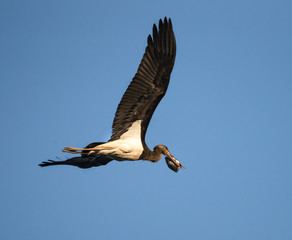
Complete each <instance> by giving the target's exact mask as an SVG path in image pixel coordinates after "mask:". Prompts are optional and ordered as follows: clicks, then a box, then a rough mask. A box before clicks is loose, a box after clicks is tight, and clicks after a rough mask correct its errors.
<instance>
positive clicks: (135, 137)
mask: <svg viewBox="0 0 292 240" xmlns="http://www.w3.org/2000/svg"><path fill="white" fill-rule="evenodd" d="M141 121H142V120H138V121H136V122H134V123H133V124H132V125H131V127H130V128H129V129H128V131H127V132H125V133H124V134H123V135H121V137H120V139H118V140H115V141H112V142H107V143H105V144H102V145H100V146H104V147H111V148H112V149H110V150H100V151H99V152H98V154H104V155H108V156H111V157H112V158H113V159H116V160H138V159H139V157H140V156H141V154H142V152H143V144H142V142H141Z"/></svg>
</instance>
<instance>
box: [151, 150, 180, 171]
mask: <svg viewBox="0 0 292 240" xmlns="http://www.w3.org/2000/svg"><path fill="white" fill-rule="evenodd" d="M154 151H156V152H161V153H162V154H164V155H165V161H166V164H167V166H168V167H169V168H170V169H171V170H173V171H175V172H178V170H179V169H180V168H182V169H184V168H185V167H184V166H183V165H182V164H181V163H180V162H179V161H178V160H177V159H176V158H175V157H174V156H172V155H171V153H170V152H169V150H168V148H167V147H166V146H164V145H157V146H155V148H154Z"/></svg>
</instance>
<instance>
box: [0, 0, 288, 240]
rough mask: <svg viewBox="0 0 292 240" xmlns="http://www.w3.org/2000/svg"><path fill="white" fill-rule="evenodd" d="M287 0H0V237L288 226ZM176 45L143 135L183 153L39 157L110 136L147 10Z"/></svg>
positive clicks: (274, 235)
mask: <svg viewBox="0 0 292 240" xmlns="http://www.w3.org/2000/svg"><path fill="white" fill-rule="evenodd" d="M291 13H292V2H291V1H281V0H278V1H269V0H265V1H264V0H263V1H259V0H252V1H249V0H247V1H159V0H155V1H153V0H148V1H143V2H142V1H129V0H126V1H109V0H107V1H60V0H58V1H29V0H27V1H13V0H11V1H4V0H2V1H0V29H1V33H0V42H1V44H0V66H1V71H0V79H1V88H0V99H1V101H0V104H1V125H0V132H1V138H0V144H1V151H2V153H1V155H2V157H1V163H0V165H1V167H0V171H1V172H0V187H1V188H0V190H1V204H0V212H1V214H0V216H1V217H0V221H1V222H0V226H1V227H0V228H1V231H0V238H1V239H32V240H34V239H38V240H39V239H42V240H47V239H50V240H51V239H54V240H58V239H72V240H73V239H108V240H112V239H140V240H144V239H145V240H146V239H147V240H148V239H154V240H155V239H169V240H174V239H200V240H208V239H224V240H226V239H237V240H246V239H249V240H250V239H251V240H253V239H265V240H266V239H268V240H269V239H277V240H278V239H281V240H285V239H287V240H288V239H292V227H291V226H292V207H291V203H292V187H291V183H292V111H291V109H292V67H291V66H292V28H291V23H292V14H291ZM164 16H168V17H171V18H172V21H173V26H174V31H175V34H176V39H177V57H176V63H175V67H174V69H173V73H172V76H171V82H170V85H169V89H168V92H167V94H166V96H165V98H164V99H163V100H162V102H161V104H160V105H159V106H158V108H157V111H156V112H155V114H154V116H153V119H152V121H151V123H150V126H149V129H148V134H147V136H146V140H147V143H148V145H149V147H151V148H153V146H155V145H157V144H165V145H167V146H168V148H169V149H170V150H171V152H172V154H173V155H174V156H175V157H177V159H178V160H179V161H181V162H182V164H183V165H185V167H186V170H184V171H179V173H177V174H176V173H174V172H172V171H170V170H169V169H168V167H167V166H166V164H165V162H164V160H162V161H160V162H158V163H156V164H153V163H150V162H142V161H138V162H124V163H119V162H112V163H110V164H109V165H107V166H104V167H99V168H92V169H88V170H82V169H78V168H74V167H70V166H57V167H48V168H40V167H38V166H37V165H38V164H39V163H40V162H41V161H44V160H47V159H55V158H56V157H60V158H62V159H64V158H66V157H70V154H65V153H62V152H61V149H62V148H63V147H65V146H74V147H83V146H85V145H87V144H88V143H90V142H93V141H105V140H108V139H109V137H110V133H111V125H112V120H113V116H114V113H115V111H116V107H117V105H118V103H119V101H120V99H121V97H122V94H123V92H124V91H125V90H126V88H127V86H128V84H129V82H130V80H131V79H132V77H133V76H134V74H135V72H136V70H137V67H138V65H139V63H140V60H141V57H142V55H143V53H144V49H145V47H146V39H147V36H148V34H149V33H151V31H152V25H153V23H157V22H158V20H159V18H162V17H164Z"/></svg>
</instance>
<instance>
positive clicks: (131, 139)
mask: <svg viewBox="0 0 292 240" xmlns="http://www.w3.org/2000/svg"><path fill="white" fill-rule="evenodd" d="M175 56H176V40H175V35H174V32H173V26H172V22H171V19H170V18H168V19H167V18H166V17H165V18H164V19H163V20H162V19H160V20H159V24H158V28H157V26H156V24H154V25H153V30H152V36H151V34H149V35H148V38H147V46H146V49H145V53H144V55H143V57H142V60H141V62H140V64H139V67H138V70H137V72H136V74H135V76H134V78H133V79H132V81H131V82H130V85H129V86H128V88H127V90H126V91H125V93H124V95H123V97H122V99H121V101H120V103H119V105H118V108H117V110H116V113H115V117H114V120H113V124H112V135H111V138H110V140H109V141H108V142H93V143H90V144H89V145H87V146H86V147H85V148H74V147H65V148H63V149H62V151H63V152H67V153H72V154H81V156H79V157H72V158H70V159H67V160H64V161H54V160H48V161H44V162H42V163H41V164H39V166H41V167H45V166H52V165H72V166H77V167H79V168H84V169H86V168H90V167H97V166H102V165H106V164H108V163H109V162H111V161H112V160H117V161H136V160H147V161H151V162H153V163H156V162H158V161H159V160H160V159H161V158H162V154H163V155H165V161H166V163H167V166H168V167H169V168H170V169H171V170H173V171H174V172H178V170H179V169H183V168H184V166H183V165H182V164H181V163H180V162H179V161H178V160H177V159H176V158H175V157H174V156H173V155H172V154H171V153H170V151H169V150H168V148H167V147H166V146H165V145H156V146H155V147H154V149H153V151H151V150H150V149H149V148H148V146H147V144H146V143H145V136H146V131H147V128H148V125H149V122H150V120H151V118H152V115H153V113H154V111H155V109H156V107H157V105H158V104H159V102H160V101H161V99H162V98H163V97H164V95H165V93H166V91H167V88H168V85H169V80H170V75H171V72H172V69H173V66H174V62H175Z"/></svg>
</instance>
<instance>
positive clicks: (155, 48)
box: [111, 18, 176, 142]
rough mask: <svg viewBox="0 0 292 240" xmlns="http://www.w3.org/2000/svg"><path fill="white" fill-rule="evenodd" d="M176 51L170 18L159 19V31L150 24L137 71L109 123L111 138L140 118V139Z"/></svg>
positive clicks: (163, 93) (165, 87)
mask: <svg viewBox="0 0 292 240" xmlns="http://www.w3.org/2000/svg"><path fill="white" fill-rule="evenodd" d="M175 54H176V43H175V36H174V33H173V29H172V23H171V20H170V19H169V20H167V18H164V21H162V20H161V19H160V20H159V31H158V30H157V27H156V25H155V24H154V26H153V38H152V37H151V35H149V36H148V45H147V47H146V49H145V53H144V56H143V58H142V60H141V63H140V65H139V68H138V71H137V73H136V75H135V77H134V78H133V80H132V82H131V83H130V85H129V86H128V88H127V90H126V92H125V93H124V95H123V97H122V100H121V102H120V103H119V106H118V109H117V111H116V114H115V118H114V122H113V125H112V128H113V130H112V136H111V141H113V140H117V139H119V138H120V136H121V135H122V134H124V133H125V132H127V130H128V129H129V128H130V127H131V126H132V124H133V123H134V122H136V121H138V120H141V140H142V142H144V141H145V134H146V130H147V127H148V125H149V122H150V119H151V117H152V115H153V112H154V111H155V109H156V107H157V105H158V104H159V102H160V100H161V99H162V98H163V96H164V95H165V93H166V90H167V87H168V83H169V79H170V74H171V71H172V68H173V65H174V61H175Z"/></svg>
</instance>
